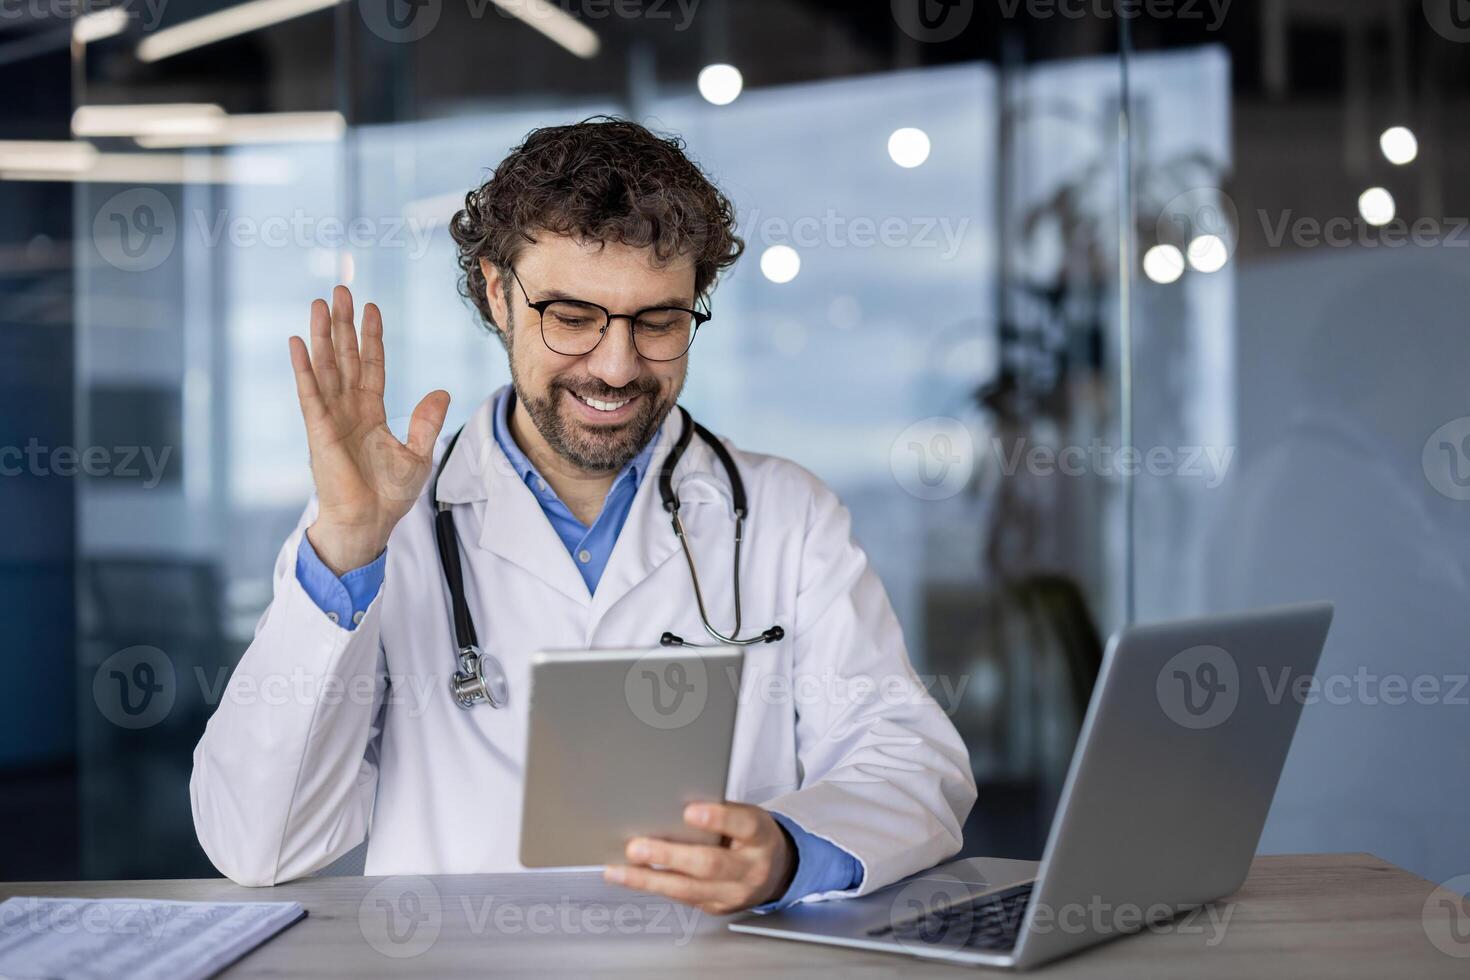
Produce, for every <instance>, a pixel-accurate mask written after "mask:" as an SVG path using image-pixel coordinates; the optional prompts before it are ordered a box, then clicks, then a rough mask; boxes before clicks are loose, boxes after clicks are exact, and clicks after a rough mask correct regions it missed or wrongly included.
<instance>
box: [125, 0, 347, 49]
mask: <svg viewBox="0 0 1470 980" xmlns="http://www.w3.org/2000/svg"><path fill="white" fill-rule="evenodd" d="M339 2H340V0H246V2H245V3H240V4H236V5H235V6H233V7H227V8H226V9H224V10H221V11H219V12H217V13H213V14H206V15H205V16H203V17H196V18H194V19H193V20H186V21H184V22H183V23H182V24H175V25H174V26H173V27H165V28H164V29H163V30H161V31H155V32H153V34H151V35H149V36H148V37H145V38H144V39H143V40H141V41H139V42H138V60H139V61H162V60H163V59H164V58H171V57H173V56H174V55H176V54H182V53H183V52H185V51H192V50H194V49H195V48H202V47H204V46H205V45H206V44H214V43H215V42H216V41H223V40H225V39H226V38H230V37H236V36H237V35H240V34H248V33H250V32H251V31H258V30H260V29H261V28H263V27H270V26H272V25H274V24H280V23H283V22H284V21H288V20H294V19H295V18H297V17H302V16H305V15H306V14H311V13H315V12H316V11H318V10H325V9H327V8H328V7H335V6H336V5H337V4H338V3H339Z"/></svg>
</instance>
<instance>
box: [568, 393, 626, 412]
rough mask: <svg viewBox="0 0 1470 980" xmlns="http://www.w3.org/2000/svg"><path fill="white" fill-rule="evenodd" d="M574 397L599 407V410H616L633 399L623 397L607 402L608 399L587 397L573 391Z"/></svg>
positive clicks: (596, 407) (586, 403) (585, 403)
mask: <svg viewBox="0 0 1470 980" xmlns="http://www.w3.org/2000/svg"><path fill="white" fill-rule="evenodd" d="M573 397H575V398H576V399H577V400H578V401H580V402H581V403H582V404H584V405H590V406H592V407H593V408H595V409H597V410H598V411H599V412H616V411H617V410H618V409H620V408H622V407H623V406H624V405H626V404H628V403H629V402H630V401H632V400H633V399H631V398H623V399H621V400H619V401H615V402H607V401H603V400H602V399H601V398H586V397H583V396H582V395H578V394H576V393H575V392H574V393H573Z"/></svg>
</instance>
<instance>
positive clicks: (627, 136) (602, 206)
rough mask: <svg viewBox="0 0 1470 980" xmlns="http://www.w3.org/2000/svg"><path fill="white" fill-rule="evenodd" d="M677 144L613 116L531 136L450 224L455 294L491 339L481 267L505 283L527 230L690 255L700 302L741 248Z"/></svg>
mask: <svg viewBox="0 0 1470 980" xmlns="http://www.w3.org/2000/svg"><path fill="white" fill-rule="evenodd" d="M684 146H685V144H684V141H683V140H682V139H680V138H679V137H678V136H673V135H669V136H660V135H658V134H656V133H654V132H652V131H651V130H649V129H648V128H646V127H644V126H641V125H639V124H638V123H635V122H631V121H629V120H626V119H618V118H616V117H612V116H592V117H589V118H587V119H584V120H582V121H581V122H579V123H574V124H572V125H570V126H546V127H543V128H541V129H536V130H533V131H532V132H531V133H530V134H528V135H527V136H526V139H525V142H523V143H522V144H521V145H520V146H518V147H516V148H515V149H514V150H512V151H511V152H510V155H509V156H507V157H506V158H505V159H504V160H503V161H501V164H500V166H499V167H497V168H496V169H495V170H494V172H493V173H492V174H491V175H490V178H489V179H488V180H486V181H485V183H484V184H482V185H481V186H480V187H478V188H476V189H475V190H472V191H470V192H469V193H468V194H466V195H465V199H464V210H462V211H459V212H458V213H456V214H455V216H454V217H453V218H452V219H450V222H449V233H450V234H451V235H453V236H454V241H455V244H456V245H457V246H458V249H459V258H458V261H459V267H460V270H461V271H462V273H463V274H462V275H461V276H460V280H459V291H460V293H461V294H462V295H464V296H465V297H466V298H467V299H469V301H470V302H472V303H474V304H475V308H476V309H477V310H479V311H480V316H481V317H482V318H483V319H484V321H485V324H486V326H487V327H489V328H491V330H492V332H494V328H495V326H496V324H495V318H494V316H493V314H492V313H491V311H490V304H489V303H488V302H487V300H486V298H485V274H484V272H483V271H482V270H481V268H480V260H481V259H488V260H489V261H490V262H491V263H493V264H494V265H495V267H496V268H497V269H499V270H501V275H502V276H503V275H505V274H506V272H507V271H508V270H509V268H510V265H511V263H513V262H514V261H515V259H516V256H518V255H519V254H520V251H521V249H523V248H525V247H526V246H527V245H529V244H532V243H534V242H535V240H536V239H535V237H534V233H535V232H537V231H546V232H550V233H552V234H558V235H572V236H574V237H576V238H578V239H580V240H582V241H587V242H602V243H607V242H619V243H621V244H624V245H630V246H633V247H635V248H645V247H651V248H652V249H653V253H654V261H655V263H656V264H663V263H667V262H669V261H671V260H673V259H675V258H677V257H680V256H689V257H692V258H693V260H694V294H695V297H696V298H701V297H704V296H706V295H707V294H708V291H709V290H710V289H711V288H712V287H713V286H714V284H715V281H716V279H717V278H718V277H719V274H720V272H722V271H723V270H724V269H726V268H728V267H729V266H731V265H733V264H734V263H735V260H736V259H738V258H740V253H741V252H743V251H744V250H745V242H744V241H742V240H741V239H740V237H739V236H738V235H736V234H735V213H734V208H733V207H732V206H731V204H730V201H729V199H728V198H726V197H725V195H724V194H722V193H721V192H720V191H719V189H718V188H716V187H715V186H714V184H712V183H711V182H710V181H709V179H708V178H707V177H706V176H705V175H704V173H703V172H702V171H701V170H700V169H699V167H698V166H697V165H696V164H695V163H694V162H693V161H692V160H690V159H689V157H688V156H686V155H685V153H684ZM502 339H504V338H502Z"/></svg>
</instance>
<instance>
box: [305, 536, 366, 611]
mask: <svg viewBox="0 0 1470 980" xmlns="http://www.w3.org/2000/svg"><path fill="white" fill-rule="evenodd" d="M387 564H388V552H387V550H386V549H385V550H384V551H383V553H382V554H381V555H379V556H378V557H377V558H376V559H374V560H373V561H372V562H371V563H369V564H367V565H364V566H362V567H361V568H354V569H353V570H352V571H350V572H346V573H345V574H343V575H342V577H341V578H338V577H337V576H336V575H334V574H332V570H331V569H330V568H328V567H327V566H326V563H325V562H323V561H322V560H321V558H320V557H319V556H318V555H317V553H316V549H315V548H313V547H312V546H311V542H310V541H309V540H307V537H306V535H305V534H303V535H301V544H300V546H299V547H297V549H296V581H298V582H300V583H301V588H302V590H303V591H305V592H306V594H307V595H308V596H310V597H311V601H312V602H314V603H316V607H317V608H318V609H320V610H321V611H322V612H324V613H326V614H327V618H328V619H330V620H331V621H332V622H334V623H336V624H337V625H338V626H340V627H342V628H343V629H346V630H351V629H356V628H357V624H358V623H359V622H361V621H362V617H363V616H364V615H366V613H367V608H368V606H371V605H372V604H373V599H375V598H377V595H378V591H379V590H380V589H382V587H383V570H384V569H385V568H386V567H387Z"/></svg>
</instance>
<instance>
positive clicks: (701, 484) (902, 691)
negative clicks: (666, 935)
mask: <svg viewBox="0 0 1470 980" xmlns="http://www.w3.org/2000/svg"><path fill="white" fill-rule="evenodd" d="M682 146H683V144H682V143H681V142H680V141H679V140H677V139H664V138H660V137H658V136H655V135H654V134H652V133H650V132H649V131H648V130H646V129H644V128H643V127H642V126H639V125H636V124H634V123H630V122H625V121H620V120H614V119H606V118H598V119H593V120H588V121H585V122H582V123H579V124H576V125H572V126H560V127H550V128H546V129H540V130H536V131H535V132H533V133H531V134H530V135H529V136H528V137H527V139H526V141H525V143H524V144H523V145H522V146H520V147H518V148H516V149H515V150H514V151H513V152H512V153H511V154H510V156H509V157H508V158H507V159H506V160H505V161H504V162H503V163H502V165H501V166H500V167H499V168H498V169H497V170H496V171H495V173H494V175H493V176H492V177H491V178H490V179H489V180H488V181H487V182H486V183H485V184H484V185H483V186H481V187H480V188H479V189H477V190H475V191H473V192H472V193H471V194H469V195H468V197H467V198H466V202H465V209H464V210H463V211H461V212H459V214H457V215H456V216H455V218H454V221H453V223H452V225H451V230H452V233H453V235H454V238H455V241H456V242H457V243H458V246H459V261H460V265H461V267H462V269H463V271H464V274H465V275H464V280H463V284H462V288H463V290H464V292H465V294H466V295H467V296H468V297H469V298H470V300H471V301H472V302H473V303H474V305H475V307H476V308H477V310H478V311H479V313H480V315H481V316H482V317H483V319H484V320H485V322H486V324H487V325H488V326H489V328H490V329H491V330H493V331H494V332H495V333H496V335H497V336H498V337H499V338H500V339H501V340H502V341H503V342H504V344H505V346H506V349H507V352H508V354H509V358H510V367H511V377H512V379H513V383H512V385H511V386H510V387H509V388H506V389H502V390H501V391H499V392H497V393H496V394H494V395H492V396H491V397H490V398H489V399H487V400H486V401H485V402H484V403H482V404H481V405H480V406H479V408H478V409H477V410H476V412H475V413H474V415H473V417H472V418H471V420H470V421H469V423H468V424H467V425H466V426H465V428H464V430H463V431H462V433H461V436H460V438H459V439H458V441H457V443H456V444H455V448H454V449H453V451H452V452H450V453H448V455H447V458H445V455H446V454H445V449H446V446H447V445H448V444H449V442H450V440H449V439H448V438H442V439H441V438H439V436H440V428H441V427H442V425H443V422H444V418H445V414H446V411H447V409H448V406H449V396H448V394H447V393H445V392H443V391H435V392H431V393H430V394H428V395H426V396H425V397H424V399H423V400H422V401H421V402H420V403H419V405H418V407H417V408H416V409H415V410H414V412H413V417H412V420H411V421H410V423H409V427H408V432H407V441H406V442H399V441H398V440H397V439H396V438H395V437H394V436H393V435H392V434H391V433H390V432H389V430H388V428H387V427H386V425H385V411H384V405H383V386H384V358H383V323H382V318H381V316H380V314H379V312H378V310H377V308H376V307H374V306H373V305H372V304H368V305H367V306H366V307H365V308H364V309H363V312H362V325H361V331H360V333H359V331H358V329H357V328H356V327H355V325H354V316H355V314H354V308H353V300H352V296H351V295H350V294H349V293H348V291H347V290H346V289H345V288H344V287H341V286H338V287H337V288H336V290H334V292H333V295H332V302H331V305H330V307H328V305H327V304H326V303H324V302H322V301H321V300H317V301H316V302H315V303H313V304H312V310H311V330H310V334H311V346H310V351H309V352H308V349H307V346H306V344H304V343H303V342H302V341H301V340H300V339H299V338H296V337H293V338H291V341H290V352H291V363H292V366H293V369H294V371H295V375H296V383H297V393H298V396H299V400H300V403H301V411H302V415H303V417H304V419H305V422H306V430H307V441H308V444H309V446H310V450H311V469H312V476H313V478H314V481H315V485H316V494H315V497H314V499H313V500H312V502H311V503H310V504H309V505H308V506H307V508H306V512H305V514H304V515H303V516H302V518H301V521H300V524H299V525H298V527H297V530H296V532H295V533H294V534H292V535H291V537H290V538H288V539H287V541H286V544H285V547H284V548H283V549H282V551H281V553H280V558H279V559H278V561H277V564H276V574H275V598H274V601H273V602H272V603H271V606H270V608H269V609H268V610H267V611H266V613H265V615H264V616H263V617H262V619H261V621H260V624H259V626H258V628H257V632H256V637H255V640H254V642H253V643H252V644H251V646H250V648H249V649H248V650H247V651H246V652H245V655H244V657H243V658H242V659H241V661H240V664H239V666H238V667H237V668H236V670H235V673H234V675H233V677H232V678H231V684H230V688H229V690H228V692H227V695H226V697H225V698H224V699H223V701H222V702H221V704H220V706H219V708H218V710H217V711H216V712H215V714H214V717H213V718H212V719H211V720H210V722H209V725H208V728H207V729H206V731H205V733H204V736H203V738H202V739H201V740H200V742H199V746H198V748H197V750H196V751H195V755H194V775H193V779H192V781H191V787H190V789H191V797H192V801H193V809H194V822H195V827H196V829H197V831H198V834H199V840H200V843H201V844H202V845H203V847H204V850H205V851H206V853H208V854H209V856H210V859H211V860H212V861H214V863H215V865H216V866H217V867H218V868H219V869H220V870H221V871H223V872H224V873H225V874H226V875H228V876H229V877H231V878H233V879H234V880H236V881H238V882H241V883H243V884H253V885H265V884H274V883H276V882H280V881H285V880H289V879H291V878H295V877H298V876H300V875H304V874H308V873H310V872H312V871H315V870H317V869H319V868H321V867H322V866H324V865H326V864H327V863H329V862H331V861H332V860H334V859H336V858H337V857H339V856H340V855H342V854H343V853H345V852H346V851H348V850H349V849H351V848H352V847H353V846H355V845H357V844H358V843H360V842H361V841H362V840H363V839H364V838H366V839H367V841H368V851H367V858H366V871H367V873H368V874H431V873H468V872H489V871H507V870H516V869H517V868H518V867H519V864H518V862H517V860H516V854H517V853H518V838H519V833H520V827H519V817H520V809H521V790H522V777H523V768H524V758H525V748H526V747H525V745H524V739H525V729H526V716H525V712H526V710H527V707H526V701H525V697H524V695H522V696H521V697H517V696H516V692H524V691H526V689H527V685H528V683H529V666H528V664H529V659H530V655H531V654H532V653H533V652H534V651H536V650H538V649H548V648H553V649H554V648H606V647H630V646H633V647H637V646H652V645H653V644H655V643H656V642H657V639H658V637H659V635H660V634H661V633H662V632H663V631H664V630H666V629H668V630H672V631H673V632H675V633H677V634H679V635H682V636H688V637H693V636H697V635H700V634H701V633H702V625H701V621H700V620H699V618H698V606H697V604H696V602H695V597H694V592H693V585H692V581H691V578H690V576H689V569H688V567H687V565H686V564H685V563H684V561H683V560H682V557H681V556H680V552H679V543H678V541H677V539H676V537H675V535H674V533H673V532H672V530H671V529H670V527H669V522H668V517H667V515H666V514H665V513H664V511H663V508H662V506H661V501H660V499H659V495H658V489H657V487H656V486H655V484H656V483H657V482H658V472H657V470H658V467H659V465H660V464H661V462H662V460H663V459H665V458H666V457H667V454H668V448H669V446H670V445H672V443H673V441H674V440H675V439H677V437H678V435H679V432H680V431H681V429H682V425H683V422H682V419H681V417H680V415H679V414H678V413H673V414H671V410H672V409H673V408H674V406H675V402H676V401H677V399H678V396H679V393H680V391H681V389H682V388H683V385H684V382H685V378H686V376H687V372H688V366H689V351H690V349H691V346H692V344H693V340H694V337H695V335H696V333H697V331H698V328H699V325H700V322H701V320H702V319H703V318H704V316H705V313H704V311H703V310H700V309H699V308H700V307H701V306H702V305H705V304H707V301H708V297H709V294H710V292H711V291H712V289H713V286H714V283H715V280H716V278H717V276H718V274H719V272H720V271H721V270H723V269H724V268H727V267H728V266H729V265H731V264H732V263H733V262H734V261H735V260H736V259H737V258H738V257H739V255H740V252H741V250H742V249H743V243H742V242H741V240H740V239H739V238H738V237H736V235H735V232H734V217H733V209H732V208H731V206H730V202H729V201H728V200H727V199H726V198H725V197H724V196H723V195H722V194H721V193H720V192H719V191H718V190H717V189H715V187H714V186H712V185H711V184H710V182H709V181H708V180H707V179H706V178H705V176H704V175H703V174H702V173H701V172H700V170H699V168H698V167H696V166H695V165H694V164H693V163H692V162H690V161H689V160H688V159H687V158H686V157H685V155H684V154H683V152H682ZM729 448H730V451H731V453H732V455H733V457H734V461H735V463H736V465H737V466H738V469H739V472H740V474H741V476H742V478H743V480H744V482H745V485H746V490H747V493H748V497H749V511H750V519H749V521H748V522H747V524H746V528H745V538H744V542H743V545H742V547H743V552H742V555H743V574H742V581H741V600H742V606H743V610H742V611H743V619H744V622H745V623H747V624H767V623H779V624H782V626H783V628H784V630H785V636H784V637H783V638H782V639H781V640H779V641H778V642H775V643H771V644H768V645H760V646H756V647H751V648H749V652H748V655H747V658H746V667H745V672H744V676H743V678H742V684H741V691H740V707H739V709H738V714H737V722H736V741H735V746H734V749H733V752H732V758H731V761H730V776H729V783H728V786H727V799H728V802H726V803H713V802H712V803H701V804H693V805H691V806H690V807H689V808H688V809H687V810H686V812H685V814H684V816H685V819H686V820H687V821H688V822H689V823H690V824H692V825H695V826H698V827H702V828H705V829H710V830H714V831H717V832H718V833H719V834H721V835H722V837H723V838H724V839H725V840H726V841H727V843H726V844H724V845H723V846H695V845H686V844H676V843H671V842H666V841H660V840H649V839H635V840H632V841H629V843H628V848H627V855H626V857H627V861H626V864H623V865H616V866H610V867H608V868H607V869H606V871H605V875H606V877H607V879H608V880H610V881H614V882H619V883H621V884H624V885H626V886H628V887H631V888H635V889H639V890H644V891H650V892H656V893H660V894H663V895H666V896H670V897H672V898H674V899H677V900H679V901H683V902H687V903H689V904H691V905H695V906H698V907H700V908H703V909H705V910H707V911H710V912H715V913H726V912H732V911H735V910H738V909H745V908H752V907H759V908H763V909H764V908H774V907H780V906H784V905H787V904H790V903H792V902H796V901H799V900H803V899H817V898H828V897H834V896H839V895H855V894H865V893H867V892H870V891H872V890H874V889H875V888H878V887H881V886H882V885H885V884H888V883H890V882H892V881H894V880H896V879H898V878H900V877H903V876H904V875H908V874H911V873H913V872H916V871H919V870H921V869H923V868H925V867H928V866H930V865H932V864H935V863H937V862H939V861H941V860H943V859H944V858H946V857H948V856H950V855H952V854H953V853H955V851H956V850H958V848H959V846H960V843H961V836H960V834H961V826H962V824H963V822H964V818H965V816H966V814H967V813H968V812H969V809H970V807H971V805H972V804H973V802H974V797H975V786H974V781H973V778H972V776H971V774H970V770H969V762H968V756H967V754H966V751H965V747H964V745H963V744H962V743H961V741H960V739H959V737H958V735H957V734H956V732H955V730H954V727H953V726H952V725H951V724H950V722H949V720H948V719H947V718H946V717H945V715H944V714H943V712H942V711H941V710H940V709H939V708H938V706H937V705H936V704H935V703H934V701H933V700H932V699H931V698H930V697H928V695H927V694H926V693H925V691H924V689H923V687H922V685H921V684H920V683H919V682H918V680H917V678H916V677H915V676H914V674H913V670H912V668H911V667H910V665H909V662H908V656H907V653H906V652H905V649H904V644H903V638H902V635H901V632H900V629H899V625H898V623H897V621H896V619H895V617H894V614H893V610H892V607H891V606H890V604H889V602H888V599H887V596H886V595H885V593H884V591H883V587H882V585H881V583H880V582H879V581H878V579H877V576H876V575H875V574H874V572H873V571H872V569H871V568H870V567H869V565H868V563H867V559H866V557H865V555H864V554H863V552H862V550H861V549H860V548H858V546H857V545H856V544H855V543H854V542H853V541H852V539H851V533H850V521H849V515H848V513H847V511H846V509H845V508H844V507H842V505H841V504H840V503H839V502H838V500H837V498H836V497H835V496H834V495H833V494H832V492H831V491H830V490H828V489H827V488H826V487H825V486H823V485H822V484H821V483H820V482H819V481H818V480H817V479H816V478H815V477H814V476H812V475H811V474H810V473H808V472H806V471H805V470H803V469H801V468H800V467H798V466H796V465H795V464H793V463H790V462H787V461H785V460H781V459H776V458H773V457H769V456H762V455H758V454H754V453H747V452H742V451H739V450H736V449H734V448H733V447H729ZM441 465H442V470H441V469H439V468H440V467H441ZM650 470H654V472H652V473H651V472H650ZM436 471H438V472H440V473H441V476H440V478H439V480H438V490H437V493H438V498H439V500H440V501H441V503H443V504H447V505H449V506H450V507H451V510H452V512H453V518H454V527H455V529H456V532H457V535H458V541H459V545H460V549H461V553H462V555H463V559H462V562H463V566H464V578H465V589H466V594H467V596H468V601H469V605H470V606H471V610H472V613H473V615H474V619H475V623H476V626H477V628H478V631H479V640H480V646H481V648H483V649H484V650H486V651H487V652H490V653H493V654H494V655H495V656H496V657H497V658H498V659H499V660H500V661H501V662H502V663H503V664H504V668H505V673H506V676H507V679H508V682H509V689H510V691H511V692H512V694H511V697H510V698H509V702H508V704H506V705H505V706H504V707H502V708H500V709H492V708H490V707H486V706H481V707H478V708H476V709H474V710H470V711H465V710H462V709H461V708H460V707H459V706H457V705H456V704H455V702H454V701H453V700H452V699H451V697H450V694H449V691H448V690H447V684H446V682H447V678H448V675H449V674H450V673H452V672H453V670H454V669H455V667H456V664H455V660H454V650H455V648H456V644H455V642H454V634H453V630H452V624H451V622H450V620H449V617H448V616H447V614H446V612H445V610H446V608H447V607H446V590H445V585H444V582H443V577H442V574H441V571H440V566H439V560H438V555H437V552H436V547H435V538H434V531H433V517H432V515H431V513H430V504H429V494H430V484H431V483H432V479H431V478H432V476H433V474H434V473H435V472H436ZM674 482H675V484H676V486H677V487H678V492H679V496H680V502H681V509H680V516H681V518H682V520H683V521H684V524H685V531H686V535H687V538H688V540H689V542H690V544H691V546H692V547H693V550H694V553H695V554H696V555H698V556H699V561H700V564H701V565H702V566H703V568H704V569H706V571H704V573H703V577H704V579H705V580H706V581H705V585H704V594H705V602H706V605H707V607H708V610H709V613H710V619H711V622H714V623H721V624H729V623H732V622H733V621H734V618H735V614H734V604H733V596H732V594H731V593H733V588H732V584H731V583H729V582H728V580H724V579H722V578H721V577H720V576H719V575H718V574H717V572H716V570H724V569H729V568H730V567H731V565H732V563H733V548H734V541H733V536H734V532H733V528H734V524H733V514H732V513H731V505H730V488H729V486H728V481H727V479H726V478H725V476H724V475H723V473H722V470H721V468H720V466H719V465H718V460H717V459H716V457H715V454H714V452H713V451H712V450H711V449H710V448H709V447H707V446H704V445H703V444H702V442H701V440H700V439H694V440H693V441H692V443H691V444H690V447H689V449H688V451H687V452H686V454H685V456H684V458H683V459H682V460H681V461H680V462H679V464H678V466H677V467H676V470H675V472H674ZM715 583H719V584H715ZM757 628H762V627H757Z"/></svg>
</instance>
